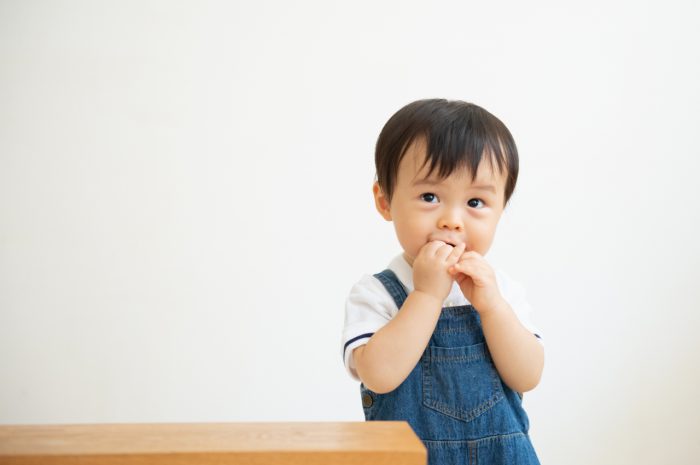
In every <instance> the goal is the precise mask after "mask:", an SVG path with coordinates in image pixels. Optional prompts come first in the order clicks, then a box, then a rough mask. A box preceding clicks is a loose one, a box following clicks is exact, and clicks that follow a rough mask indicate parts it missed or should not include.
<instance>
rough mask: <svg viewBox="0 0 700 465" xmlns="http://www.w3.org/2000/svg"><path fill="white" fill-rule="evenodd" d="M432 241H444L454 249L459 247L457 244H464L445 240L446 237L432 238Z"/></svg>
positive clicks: (448, 239)
mask: <svg viewBox="0 0 700 465" xmlns="http://www.w3.org/2000/svg"><path fill="white" fill-rule="evenodd" d="M430 241H442V242H444V243H445V244H449V245H451V246H452V247H457V244H461V243H462V241H459V240H457V239H451V238H444V237H432V238H430ZM430 241H429V242H430Z"/></svg>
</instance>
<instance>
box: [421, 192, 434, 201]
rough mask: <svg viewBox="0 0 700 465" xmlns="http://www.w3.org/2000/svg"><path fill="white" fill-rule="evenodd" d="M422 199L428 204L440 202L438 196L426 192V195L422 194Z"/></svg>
mask: <svg viewBox="0 0 700 465" xmlns="http://www.w3.org/2000/svg"><path fill="white" fill-rule="evenodd" d="M420 198H421V199H422V200H425V201H426V202H428V203H434V202H437V200H438V198H437V195H435V194H433V193H432V192H426V193H425V194H421V195H420Z"/></svg>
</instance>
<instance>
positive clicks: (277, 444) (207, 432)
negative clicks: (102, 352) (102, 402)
mask: <svg viewBox="0 0 700 465" xmlns="http://www.w3.org/2000/svg"><path fill="white" fill-rule="evenodd" d="M426 462H427V452H426V449H425V447H424V446H423V443H422V442H421V441H420V439H418V437H417V436H416V434H415V433H414V432H413V430H412V429H411V428H410V426H409V425H408V423H406V422H390V421H389V422H382V421H371V422H328V423H324V422H319V423H305V422H299V423H153V424H149V423H142V424H96V425H0V464H3V465H5V464H7V465H10V464H23V465H29V464H47V465H66V464H76V465H82V464H91V465H115V464H127V465H161V464H163V465H165V464H172V465H185V464H187V465H190V464H202V465H209V464H216V465H225V464H237V465H263V464H266V465H275V464H288V465H296V464H298V465H316V464H318V465H320V464H323V465H327V464H338V465H354V464H362V465H389V464H392V465H398V464H406V465H419V464H420V465H425V464H426Z"/></svg>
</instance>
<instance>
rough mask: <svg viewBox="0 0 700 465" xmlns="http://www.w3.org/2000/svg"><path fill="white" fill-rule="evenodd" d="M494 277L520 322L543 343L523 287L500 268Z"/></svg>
mask: <svg viewBox="0 0 700 465" xmlns="http://www.w3.org/2000/svg"><path fill="white" fill-rule="evenodd" d="M496 279H497V280H498V287H499V288H500V290H501V294H502V295H503V298H504V299H506V301H507V302H508V303H509V304H510V306H511V308H512V309H513V311H514V312H515V315H516V316H517V317H518V320H520V323H522V325H523V326H524V327H525V328H526V329H527V330H528V331H530V332H531V333H532V334H534V335H535V337H537V340H538V341H539V342H540V344H542V345H544V342H543V340H542V332H541V331H540V330H539V329H538V328H537V326H535V324H534V323H533V322H532V319H531V317H532V307H531V306H530V304H529V302H528V301H527V293H526V291H525V287H524V286H523V285H522V284H520V283H519V282H517V281H515V280H513V279H512V278H511V277H510V276H508V275H507V274H505V273H504V272H503V271H501V270H497V271H496Z"/></svg>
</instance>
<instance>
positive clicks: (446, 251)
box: [435, 243, 455, 260]
mask: <svg viewBox="0 0 700 465" xmlns="http://www.w3.org/2000/svg"><path fill="white" fill-rule="evenodd" d="M454 250H455V248H454V247H452V246H451V245H450V244H447V243H444V245H442V246H441V247H440V248H438V250H437V251H436V253H435V255H436V257H438V258H440V259H441V260H447V259H448V258H449V257H450V256H451V255H452V252H454Z"/></svg>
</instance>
